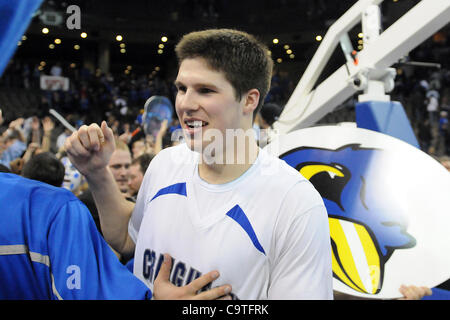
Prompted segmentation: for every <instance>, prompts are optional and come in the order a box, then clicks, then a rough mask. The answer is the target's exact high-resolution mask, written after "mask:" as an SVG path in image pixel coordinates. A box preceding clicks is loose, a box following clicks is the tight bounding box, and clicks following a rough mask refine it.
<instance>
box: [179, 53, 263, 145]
mask: <svg viewBox="0 0 450 320" xmlns="http://www.w3.org/2000/svg"><path fill="white" fill-rule="evenodd" d="M175 85H176V87H177V89H178V93H177V96H176V102H175V109H176V112H177V115H178V118H179V120H180V124H181V127H182V128H183V132H184V136H185V140H186V142H187V143H188V146H189V147H190V148H191V149H192V150H194V149H195V148H194V146H195V145H196V144H198V145H200V146H201V148H202V150H204V148H205V147H206V146H207V145H208V143H209V142H210V141H209V139H205V134H206V135H209V134H208V130H214V129H215V133H220V134H221V135H222V138H223V139H224V140H223V141H224V145H225V146H226V145H227V143H228V142H227V141H226V139H225V138H226V130H227V129H232V130H236V129H243V130H248V129H250V128H251V127H252V114H253V110H254V109H255V108H256V106H257V103H258V100H259V92H258V91H257V90H250V91H249V92H248V93H246V94H244V95H243V96H242V98H241V99H240V100H238V99H237V97H236V94H235V90H234V88H233V86H232V85H231V83H230V82H229V81H227V79H226V78H225V76H224V74H223V73H222V72H220V71H216V70H213V69H212V68H211V67H210V66H209V65H208V64H207V62H206V60H204V59H202V58H193V59H185V60H183V61H182V63H181V64H180V68H179V71H178V76H177V79H176V81H175ZM210 132H211V131H210Z"/></svg>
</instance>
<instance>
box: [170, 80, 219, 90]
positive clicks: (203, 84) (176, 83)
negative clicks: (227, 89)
mask: <svg viewBox="0 0 450 320" xmlns="http://www.w3.org/2000/svg"><path fill="white" fill-rule="evenodd" d="M173 84H174V85H175V86H176V87H179V86H186V85H185V84H184V83H183V82H181V81H178V80H176V81H174V82H173ZM194 87H208V88H212V89H215V90H219V87H217V86H216V85H214V84H212V83H202V82H200V83H195V84H194Z"/></svg>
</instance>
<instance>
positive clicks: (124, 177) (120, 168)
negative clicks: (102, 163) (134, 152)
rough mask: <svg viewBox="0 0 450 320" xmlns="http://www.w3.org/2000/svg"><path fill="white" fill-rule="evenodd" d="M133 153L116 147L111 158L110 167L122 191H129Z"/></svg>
mask: <svg viewBox="0 0 450 320" xmlns="http://www.w3.org/2000/svg"><path fill="white" fill-rule="evenodd" d="M130 165H131V155H130V152H129V151H125V150H121V149H116V150H115V151H114V152H113V154H112V155H111V159H110V160H109V168H110V169H111V172H112V174H113V176H114V179H115V180H116V183H117V185H118V186H119V189H120V191H121V192H122V193H126V192H128V179H129V177H130Z"/></svg>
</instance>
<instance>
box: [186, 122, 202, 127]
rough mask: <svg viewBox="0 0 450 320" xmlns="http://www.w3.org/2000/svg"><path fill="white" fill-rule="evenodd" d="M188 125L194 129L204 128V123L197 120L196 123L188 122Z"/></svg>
mask: <svg viewBox="0 0 450 320" xmlns="http://www.w3.org/2000/svg"><path fill="white" fill-rule="evenodd" d="M186 124H187V125H188V126H189V127H192V128H200V127H203V121H199V120H195V121H187V122H186Z"/></svg>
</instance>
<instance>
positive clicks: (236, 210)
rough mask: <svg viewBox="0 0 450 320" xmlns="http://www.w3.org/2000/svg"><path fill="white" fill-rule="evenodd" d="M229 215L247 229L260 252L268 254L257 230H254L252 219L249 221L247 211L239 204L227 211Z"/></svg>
mask: <svg viewBox="0 0 450 320" xmlns="http://www.w3.org/2000/svg"><path fill="white" fill-rule="evenodd" d="M227 216H229V217H230V218H231V219H233V220H234V221H236V222H237V223H239V225H240V226H241V227H242V228H243V229H244V230H245V232H247V234H248V236H249V237H250V240H252V242H253V245H254V246H255V248H256V249H258V250H259V251H260V252H262V253H263V254H264V255H266V252H265V251H264V249H263V247H262V246H261V244H260V243H259V241H258V237H257V236H256V234H255V231H254V230H253V227H252V225H251V224H250V221H248V218H247V216H246V215H245V212H244V211H243V210H242V209H241V207H239V205H235V206H234V207H233V208H232V209H231V210H230V211H228V212H227Z"/></svg>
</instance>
